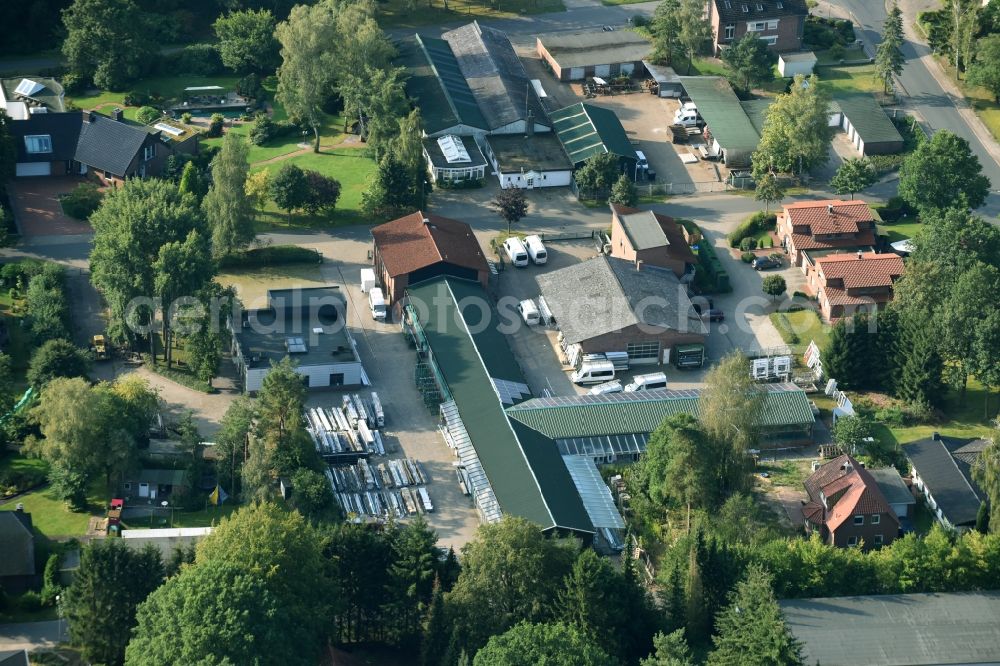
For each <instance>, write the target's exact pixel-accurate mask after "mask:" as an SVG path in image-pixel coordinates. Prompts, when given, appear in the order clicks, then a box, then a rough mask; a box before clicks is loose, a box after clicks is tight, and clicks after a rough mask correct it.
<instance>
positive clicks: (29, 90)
mask: <svg viewBox="0 0 1000 666" xmlns="http://www.w3.org/2000/svg"><path fill="white" fill-rule="evenodd" d="M43 90H45V86H43V85H42V84H41V83H39V82H37V81H32V80H31V79H21V82H20V83H18V84H17V88H15V89H14V92H15V93H17V94H18V95H24V96H25V97H31V96H32V95H37V94H38V93H40V92H41V91H43Z"/></svg>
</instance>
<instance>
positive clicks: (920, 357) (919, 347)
mask: <svg viewBox="0 0 1000 666" xmlns="http://www.w3.org/2000/svg"><path fill="white" fill-rule="evenodd" d="M937 345H938V341H937V339H936V337H935V336H934V333H933V332H932V331H931V330H930V328H929V327H928V326H927V324H923V323H921V322H916V321H907V322H906V323H905V324H904V331H903V334H902V335H901V336H900V349H899V351H898V352H897V353H901V354H902V359H903V362H902V367H901V368H900V371H899V377H898V380H897V383H896V395H897V396H898V397H899V398H901V399H903V400H905V401H907V402H909V403H915V404H922V405H929V406H931V407H938V406H940V405H941V403H942V401H943V400H944V381H943V380H942V376H943V373H944V362H943V361H942V360H941V355H940V353H939V352H938V348H937Z"/></svg>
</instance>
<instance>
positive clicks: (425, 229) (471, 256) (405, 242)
mask: <svg viewBox="0 0 1000 666" xmlns="http://www.w3.org/2000/svg"><path fill="white" fill-rule="evenodd" d="M372 237H373V238H374V239H375V246H376V247H377V248H378V253H379V256H380V257H381V258H382V263H383V264H384V265H385V267H386V270H388V272H389V275H391V276H392V277H395V276H397V275H405V274H407V273H412V272H413V271H416V270H419V269H421V268H424V267H426V266H430V265H432V264H436V263H438V262H439V261H445V262H448V263H449V264H455V265H456V266H463V267H465V268H471V269H473V270H476V271H480V270H482V271H485V270H488V266H487V265H486V257H484V256H483V251H482V249H481V248H480V247H479V241H477V240H476V237H475V235H473V233H472V228H471V227H470V226H469V225H468V224H466V223H465V222H459V221H458V220H450V219H448V218H446V217H439V216H437V215H429V214H425V213H423V212H421V211H417V212H416V213H413V214H412V215H407V216H406V217H401V218H399V219H397V220H393V221H391V222H386V223H385V224H380V225H379V226H377V227H374V228H372Z"/></svg>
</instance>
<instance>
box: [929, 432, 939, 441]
mask: <svg viewBox="0 0 1000 666" xmlns="http://www.w3.org/2000/svg"><path fill="white" fill-rule="evenodd" d="M931 439H933V440H934V441H935V442H940V441H941V433H939V432H936V433H934V434H932V435H931Z"/></svg>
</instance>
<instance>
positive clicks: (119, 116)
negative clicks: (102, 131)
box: [111, 108, 125, 122]
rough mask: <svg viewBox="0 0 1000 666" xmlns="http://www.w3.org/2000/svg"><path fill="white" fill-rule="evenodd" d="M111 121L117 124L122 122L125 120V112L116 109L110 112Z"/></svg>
mask: <svg viewBox="0 0 1000 666" xmlns="http://www.w3.org/2000/svg"><path fill="white" fill-rule="evenodd" d="M111 119H112V120H115V121H117V122H122V121H123V120H125V112H124V111H122V110H121V109H118V108H116V109H115V110H114V111H112V112H111Z"/></svg>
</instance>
